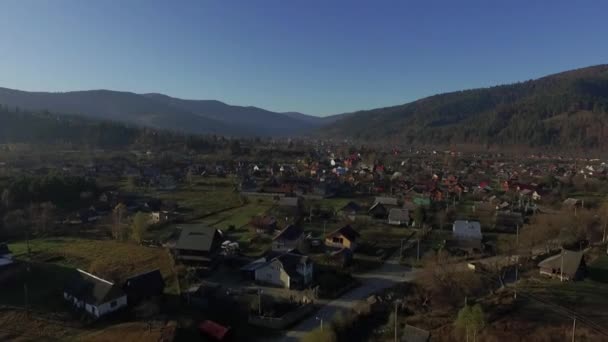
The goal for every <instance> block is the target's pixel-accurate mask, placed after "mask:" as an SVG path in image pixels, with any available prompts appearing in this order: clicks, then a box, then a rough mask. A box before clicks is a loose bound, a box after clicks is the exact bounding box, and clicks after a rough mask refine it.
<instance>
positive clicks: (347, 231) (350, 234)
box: [327, 225, 360, 241]
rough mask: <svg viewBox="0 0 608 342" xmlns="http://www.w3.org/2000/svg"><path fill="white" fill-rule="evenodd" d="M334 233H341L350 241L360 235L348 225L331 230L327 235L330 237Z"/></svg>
mask: <svg viewBox="0 0 608 342" xmlns="http://www.w3.org/2000/svg"><path fill="white" fill-rule="evenodd" d="M334 235H342V236H344V237H345V238H347V239H349V240H350V241H355V240H356V239H357V238H358V237H359V236H360V234H359V232H357V231H356V230H354V229H353V227H351V226H350V225H346V226H344V227H342V228H340V229H336V230H334V231H333V232H331V233H329V235H327V236H328V237H330V236H334Z"/></svg>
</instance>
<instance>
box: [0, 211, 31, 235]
mask: <svg viewBox="0 0 608 342" xmlns="http://www.w3.org/2000/svg"><path fill="white" fill-rule="evenodd" d="M3 224H4V232H3V233H4V234H3V235H7V236H17V235H21V234H22V233H24V231H25V229H26V228H27V221H26V220H25V214H24V212H23V210H20V209H19V210H13V211H9V212H8V213H7V214H6V215H4V218H3Z"/></svg>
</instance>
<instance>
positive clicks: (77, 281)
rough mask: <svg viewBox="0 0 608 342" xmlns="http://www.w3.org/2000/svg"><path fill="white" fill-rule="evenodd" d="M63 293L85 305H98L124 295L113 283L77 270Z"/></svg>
mask: <svg viewBox="0 0 608 342" xmlns="http://www.w3.org/2000/svg"><path fill="white" fill-rule="evenodd" d="M64 291H65V292H66V293H68V294H70V295H72V296H74V297H76V298H78V299H80V300H83V301H85V302H86V303H89V304H93V305H100V304H103V303H107V302H110V301H112V300H115V299H117V298H120V297H123V296H124V295H125V293H124V292H123V291H122V290H121V289H120V288H119V287H117V286H115V285H114V283H112V282H109V281H107V280H105V279H102V278H99V277H97V276H94V275H92V274H90V273H87V272H85V271H83V270H80V269H79V270H78V273H77V274H75V276H74V278H72V280H71V281H70V282H68V284H67V285H66V287H65V289H64Z"/></svg>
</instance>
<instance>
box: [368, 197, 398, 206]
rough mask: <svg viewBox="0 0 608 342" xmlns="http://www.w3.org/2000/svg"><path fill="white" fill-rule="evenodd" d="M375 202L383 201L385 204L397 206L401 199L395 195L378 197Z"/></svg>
mask: <svg viewBox="0 0 608 342" xmlns="http://www.w3.org/2000/svg"><path fill="white" fill-rule="evenodd" d="M374 203H381V204H383V205H385V206H393V207H396V206H398V205H399V201H398V200H397V199H396V198H394V197H376V198H375V200H374Z"/></svg>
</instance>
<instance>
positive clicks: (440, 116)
mask: <svg viewBox="0 0 608 342" xmlns="http://www.w3.org/2000/svg"><path fill="white" fill-rule="evenodd" d="M604 127H607V128H604ZM318 136H322V137H335V138H350V139H358V140H362V141H380V140H383V141H391V142H400V143H403V144H420V145H425V144H452V143H464V144H480V145H505V144H522V145H529V146H532V147H535V146H537V147H538V146H560V145H565V146H569V147H576V146H580V147H590V148H595V147H608V64H601V65H596V66H591V67H586V68H580V69H574V70H568V71H564V72H560V73H557V74H552V75H547V76H544V77H541V78H538V79H535V80H528V81H524V82H518V83H513V84H507V85H498V86H493V87H487V88H477V89H469V90H461V91H454V92H449V93H443V94H436V95H432V96H429V97H425V98H422V99H419V100H416V101H413V102H409V103H405V104H402V105H397V106H391V107H384V108H377V109H372V110H364V111H358V112H352V113H347V114H345V115H344V116H343V117H342V118H341V119H339V120H336V121H335V122H333V123H331V124H329V125H327V126H325V127H322V128H321V129H320V130H319V132H318Z"/></svg>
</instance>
